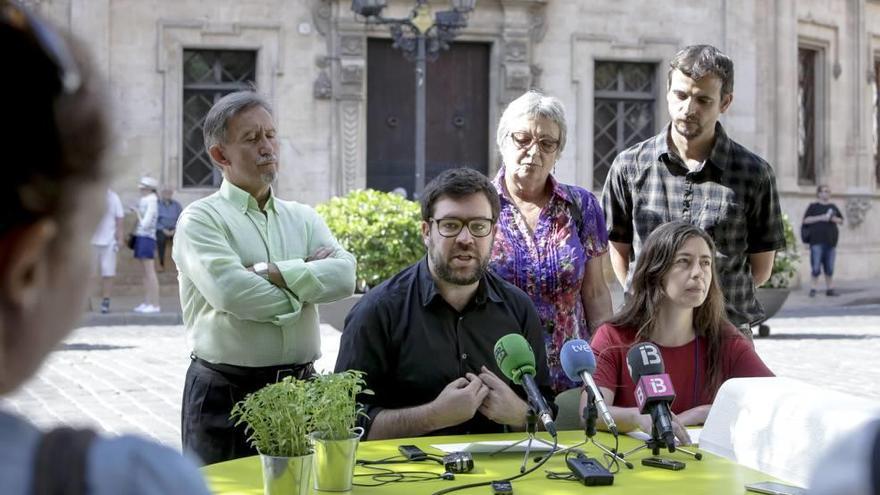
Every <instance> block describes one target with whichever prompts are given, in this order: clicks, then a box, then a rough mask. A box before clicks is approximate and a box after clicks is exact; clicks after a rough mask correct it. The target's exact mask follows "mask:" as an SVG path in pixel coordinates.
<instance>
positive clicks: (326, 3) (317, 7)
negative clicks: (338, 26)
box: [312, 0, 333, 36]
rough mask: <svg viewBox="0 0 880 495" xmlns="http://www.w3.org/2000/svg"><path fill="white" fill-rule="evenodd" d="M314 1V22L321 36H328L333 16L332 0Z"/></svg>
mask: <svg viewBox="0 0 880 495" xmlns="http://www.w3.org/2000/svg"><path fill="white" fill-rule="evenodd" d="M314 2H315V3H314V4H312V24H314V25H315V30H316V31H318V33H319V34H320V35H321V36H327V33H328V32H329V31H330V22H331V20H332V17H333V8H332V6H331V5H330V0H314Z"/></svg>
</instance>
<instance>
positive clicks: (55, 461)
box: [31, 426, 97, 495]
mask: <svg viewBox="0 0 880 495" xmlns="http://www.w3.org/2000/svg"><path fill="white" fill-rule="evenodd" d="M96 436H97V435H96V433H95V431H94V430H91V429H74V428H70V427H66V426H64V427H61V428H55V429H54V430H51V431H48V432H46V433H44V434H43V437H42V438H41V439H40V443H39V445H37V452H36V455H35V456H34V475H33V482H32V491H31V493H32V494H33V495H86V494H87V493H88V484H87V481H86V477H87V474H86V468H87V465H88V462H87V460H88V453H89V448H90V447H91V446H92V443H93V442H94V440H95V437H96Z"/></svg>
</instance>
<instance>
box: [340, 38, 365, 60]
mask: <svg viewBox="0 0 880 495" xmlns="http://www.w3.org/2000/svg"><path fill="white" fill-rule="evenodd" d="M339 47H340V48H339V53H340V55H342V56H343V57H363V56H364V37H363V36H361V35H345V36H340V39H339Z"/></svg>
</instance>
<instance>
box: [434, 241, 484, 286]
mask: <svg viewBox="0 0 880 495" xmlns="http://www.w3.org/2000/svg"><path fill="white" fill-rule="evenodd" d="M468 254H471V255H472V256H474V257H476V258H477V267H476V268H475V269H474V270H473V271H472V272H470V273H468V274H465V275H457V274H456V273H455V271H453V270H452V269H451V268H449V262H448V260H445V259H443V254H442V253H440V251H438V250H435V249H434V243H433V241H429V245H428V256H430V257H431V264H432V265H433V268H434V275H436V276H437V278H439V279H440V280H442V281H444V282H446V283H449V284H452V285H471V284H475V283H477V282H479V280H480V279H481V278H483V275H485V274H486V270H487V269H488V267H489V257H488V256H486V257H485V258H483V257H480V256H479V253H477V252H474V253H468Z"/></svg>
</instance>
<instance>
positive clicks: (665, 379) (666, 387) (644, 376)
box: [626, 342, 675, 452]
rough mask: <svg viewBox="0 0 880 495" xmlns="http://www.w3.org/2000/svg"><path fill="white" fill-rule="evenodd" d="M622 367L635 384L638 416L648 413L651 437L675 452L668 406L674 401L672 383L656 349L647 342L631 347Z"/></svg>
mask: <svg viewBox="0 0 880 495" xmlns="http://www.w3.org/2000/svg"><path fill="white" fill-rule="evenodd" d="M626 364H627V366H628V367H629V373H630V376H631V377H632V380H633V382H634V383H635V384H636V391H635V395H636V403H637V404H638V406H639V412H640V413H641V414H650V415H651V421H652V422H653V424H654V433H655V435H654V436H655V437H656V438H657V439H658V440H662V441H663V443H665V444H666V448H667V449H669V451H670V452H675V434H674V433H673V431H672V413H671V412H670V410H669V405H670V404H671V403H672V401H673V400H675V390H673V388H672V380H670V379H669V375H667V374H666V373H664V368H663V358H662V357H661V356H660V349H658V348H657V346H656V345H654V344H652V343H650V342H642V343H640V344H637V345H634V346H633V347H632V348H631V349H630V350H629V352H628V353H627V354H626Z"/></svg>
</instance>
